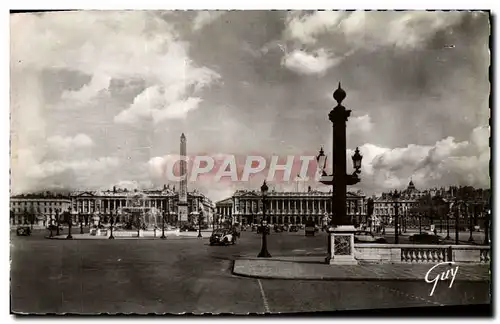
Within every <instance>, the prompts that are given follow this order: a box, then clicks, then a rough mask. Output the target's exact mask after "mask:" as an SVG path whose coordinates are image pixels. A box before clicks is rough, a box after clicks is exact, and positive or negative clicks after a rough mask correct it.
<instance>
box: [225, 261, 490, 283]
mask: <svg viewBox="0 0 500 324" xmlns="http://www.w3.org/2000/svg"><path fill="white" fill-rule="evenodd" d="M275 261H279V260H275ZM280 262H288V261H280ZM235 265H236V260H233V267H232V270H231V274H232V275H234V276H237V277H243V278H253V279H266V280H307V281H379V282H386V281H387V282H388V281H406V282H421V281H424V282H425V278H376V277H362V278H361V277H330V276H323V277H313V276H303V277H282V276H277V275H256V274H255V275H254V274H248V273H241V272H237V271H235V269H234V268H235ZM455 282H491V277H490V278H489V279H471V278H456V279H455Z"/></svg>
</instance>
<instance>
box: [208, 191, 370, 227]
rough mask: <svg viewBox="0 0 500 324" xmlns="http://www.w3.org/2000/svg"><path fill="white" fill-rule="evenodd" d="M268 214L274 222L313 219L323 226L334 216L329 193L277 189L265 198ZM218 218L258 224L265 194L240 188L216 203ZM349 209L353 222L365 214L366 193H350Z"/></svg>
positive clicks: (290, 222) (300, 221)
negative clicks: (281, 190)
mask: <svg viewBox="0 0 500 324" xmlns="http://www.w3.org/2000/svg"><path fill="white" fill-rule="evenodd" d="M266 201H267V208H266V216H267V219H268V221H269V223H271V224H304V223H305V222H306V221H307V220H313V221H314V222H315V223H316V224H318V225H323V224H326V223H327V222H328V219H329V218H331V217H332V208H331V207H332V205H331V202H332V194H331V193H328V192H321V191H313V190H309V191H308V192H277V191H270V192H269V193H268V194H267V197H266ZM216 209H217V215H218V216H217V217H219V216H220V217H222V218H224V219H226V220H227V219H229V220H230V221H231V222H232V223H240V224H257V223H260V221H261V219H262V195H261V193H260V192H258V191H248V190H238V191H236V192H235V193H234V195H233V196H232V197H230V198H227V199H224V200H222V201H219V202H217V203H216ZM347 212H348V215H350V216H351V220H352V221H353V222H354V223H359V222H361V221H362V220H363V219H365V217H366V203H365V195H364V194H363V193H361V192H358V193H353V192H348V194H347Z"/></svg>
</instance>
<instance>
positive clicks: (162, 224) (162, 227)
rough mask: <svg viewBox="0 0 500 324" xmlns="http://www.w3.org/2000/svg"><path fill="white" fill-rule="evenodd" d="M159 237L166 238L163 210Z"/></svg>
mask: <svg viewBox="0 0 500 324" xmlns="http://www.w3.org/2000/svg"><path fill="white" fill-rule="evenodd" d="M160 238H161V239H162V240H164V239H166V238H167V237H166V236H165V212H163V217H162V221H161V236H160Z"/></svg>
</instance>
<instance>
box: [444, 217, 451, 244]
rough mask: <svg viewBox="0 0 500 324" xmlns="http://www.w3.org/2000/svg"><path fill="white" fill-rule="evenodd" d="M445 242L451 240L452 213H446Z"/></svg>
mask: <svg viewBox="0 0 500 324" xmlns="http://www.w3.org/2000/svg"><path fill="white" fill-rule="evenodd" d="M444 239H445V240H450V239H451V237H450V213H449V212H447V213H446V237H445V238H444Z"/></svg>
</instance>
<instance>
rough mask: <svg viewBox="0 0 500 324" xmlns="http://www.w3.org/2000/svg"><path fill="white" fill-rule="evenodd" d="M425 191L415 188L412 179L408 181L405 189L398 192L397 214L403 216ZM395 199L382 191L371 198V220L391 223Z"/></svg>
mask: <svg viewBox="0 0 500 324" xmlns="http://www.w3.org/2000/svg"><path fill="white" fill-rule="evenodd" d="M427 193H428V192H427V191H420V190H418V189H416V188H415V184H414V183H413V181H412V180H410V182H409V183H408V187H407V188H406V190H403V191H401V192H400V197H399V199H398V200H397V205H398V211H399V216H401V217H404V215H407V214H408V213H409V211H410V210H412V208H413V207H416V206H417V204H418V200H419V199H420V198H421V197H423V196H424V195H426V194H427ZM395 208H396V201H395V200H394V199H393V198H392V197H391V194H390V193H383V194H382V195H381V196H379V197H375V198H374V199H373V220H374V223H375V224H380V223H383V224H386V225H389V224H392V223H393V218H394V215H395Z"/></svg>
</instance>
